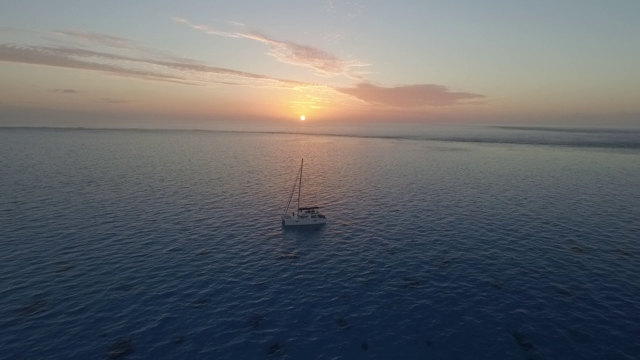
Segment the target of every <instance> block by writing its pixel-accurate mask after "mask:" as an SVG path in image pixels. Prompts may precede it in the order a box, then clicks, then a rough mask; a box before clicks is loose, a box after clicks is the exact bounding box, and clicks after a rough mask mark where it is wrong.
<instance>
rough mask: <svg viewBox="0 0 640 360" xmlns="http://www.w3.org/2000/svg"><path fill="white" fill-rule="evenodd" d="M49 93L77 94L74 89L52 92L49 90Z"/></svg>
mask: <svg viewBox="0 0 640 360" xmlns="http://www.w3.org/2000/svg"><path fill="white" fill-rule="evenodd" d="M49 92H52V93H59V94H77V93H78V92H77V91H76V90H74V89H53V90H49Z"/></svg>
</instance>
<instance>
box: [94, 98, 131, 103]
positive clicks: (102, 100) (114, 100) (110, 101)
mask: <svg viewBox="0 0 640 360" xmlns="http://www.w3.org/2000/svg"><path fill="white" fill-rule="evenodd" d="M99 101H100V102H105V103H110V104H124V103H128V102H129V101H127V100H123V99H112V98H102V99H100V100H99Z"/></svg>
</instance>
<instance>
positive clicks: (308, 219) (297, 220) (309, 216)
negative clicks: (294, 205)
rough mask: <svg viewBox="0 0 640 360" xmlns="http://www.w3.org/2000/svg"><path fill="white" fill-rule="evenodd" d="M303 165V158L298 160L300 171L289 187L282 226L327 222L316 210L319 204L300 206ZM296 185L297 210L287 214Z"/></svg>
mask: <svg viewBox="0 0 640 360" xmlns="http://www.w3.org/2000/svg"><path fill="white" fill-rule="evenodd" d="M303 165H304V159H302V161H301V162H300V172H299V173H298V177H297V178H296V181H294V183H293V189H291V195H290V196H289V201H288V202H287V207H286V208H285V209H284V213H282V225H284V226H300V225H322V224H326V223H327V218H326V217H325V216H324V215H322V214H321V213H320V211H319V210H318V209H319V208H320V207H319V206H308V207H300V193H301V192H302V166H303ZM296 185H298V210H297V211H293V212H292V213H291V214H289V207H290V206H291V200H292V199H293V194H295V192H296Z"/></svg>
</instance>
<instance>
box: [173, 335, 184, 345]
mask: <svg viewBox="0 0 640 360" xmlns="http://www.w3.org/2000/svg"><path fill="white" fill-rule="evenodd" d="M171 342H172V343H173V344H174V345H180V344H182V343H183V342H184V335H176V336H174V337H173V339H171Z"/></svg>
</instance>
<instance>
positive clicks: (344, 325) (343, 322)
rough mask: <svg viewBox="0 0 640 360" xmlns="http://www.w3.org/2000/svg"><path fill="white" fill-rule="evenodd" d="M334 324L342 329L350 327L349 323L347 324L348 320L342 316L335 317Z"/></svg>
mask: <svg viewBox="0 0 640 360" xmlns="http://www.w3.org/2000/svg"><path fill="white" fill-rule="evenodd" d="M336 325H338V326H339V327H340V329H342V330H348V329H351V325H349V322H348V321H347V320H345V319H344V318H337V319H336Z"/></svg>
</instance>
